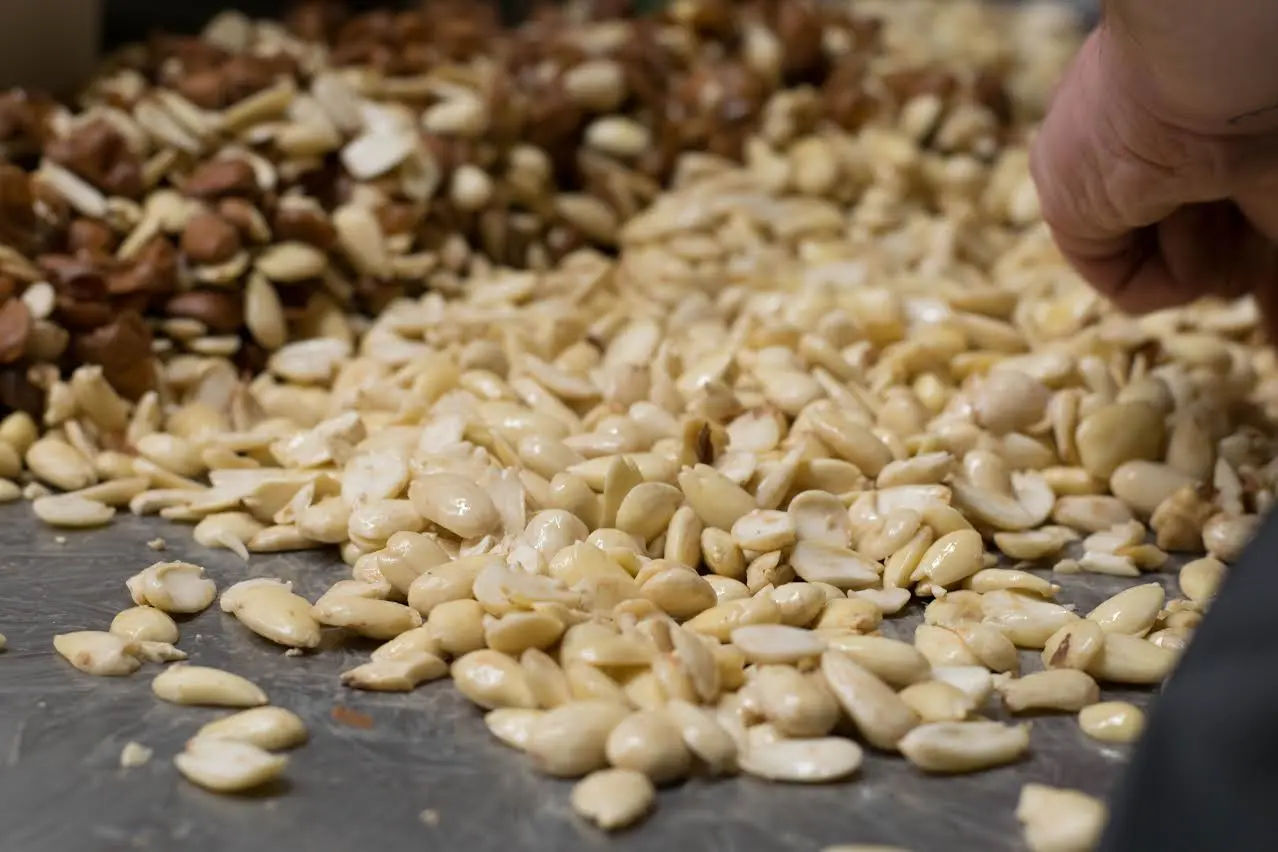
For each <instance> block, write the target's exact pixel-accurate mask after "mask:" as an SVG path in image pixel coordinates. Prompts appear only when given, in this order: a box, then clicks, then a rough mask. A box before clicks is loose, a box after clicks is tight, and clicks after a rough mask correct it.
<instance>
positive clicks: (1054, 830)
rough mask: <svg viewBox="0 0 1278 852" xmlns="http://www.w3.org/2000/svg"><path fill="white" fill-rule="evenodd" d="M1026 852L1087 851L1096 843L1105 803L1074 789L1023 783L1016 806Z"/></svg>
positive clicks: (1104, 819)
mask: <svg viewBox="0 0 1278 852" xmlns="http://www.w3.org/2000/svg"><path fill="white" fill-rule="evenodd" d="M1016 818H1017V819H1018V820H1020V822H1021V825H1022V826H1023V827H1024V830H1025V845H1026V846H1028V847H1029V848H1030V852H1087V850H1089V849H1095V848H1096V845H1097V844H1098V843H1100V839H1101V832H1103V831H1104V829H1105V822H1106V820H1107V819H1108V818H1109V811H1108V809H1107V808H1106V807H1105V803H1104V802H1102V801H1100V800H1099V799H1096V798H1093V797H1091V796H1088V795H1087V794H1085V793H1081V792H1079V791H1078V790H1064V789H1059V788H1056V787H1047V786H1045V785H1043V784H1026V785H1025V786H1024V787H1022V788H1021V797H1020V801H1019V802H1018V803H1017V805H1016Z"/></svg>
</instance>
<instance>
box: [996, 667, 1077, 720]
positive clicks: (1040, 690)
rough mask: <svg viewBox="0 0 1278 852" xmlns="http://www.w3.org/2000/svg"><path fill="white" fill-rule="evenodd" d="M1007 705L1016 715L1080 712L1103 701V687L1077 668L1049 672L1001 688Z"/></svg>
mask: <svg viewBox="0 0 1278 852" xmlns="http://www.w3.org/2000/svg"><path fill="white" fill-rule="evenodd" d="M998 691H999V692H1001V693H1002V694H1003V703H1004V704H1005V705H1006V706H1007V709H1008V710H1010V711H1012V712H1013V713H1022V712H1025V711H1032V710H1066V711H1070V712H1073V711H1077V710H1081V709H1082V708H1084V707H1086V706H1088V705H1089V704H1095V703H1096V702H1097V701H1098V700H1099V699H1100V687H1098V686H1097V685H1096V681H1095V680H1093V679H1092V678H1091V676H1090V675H1088V674H1086V673H1084V672H1080V671H1077V670H1076V669H1048V670H1047V671H1042V672H1033V673H1032V674H1027V675H1025V677H1021V678H1013V679H1011V680H1006V681H1003V682H1002V683H1000V684H999V685H998Z"/></svg>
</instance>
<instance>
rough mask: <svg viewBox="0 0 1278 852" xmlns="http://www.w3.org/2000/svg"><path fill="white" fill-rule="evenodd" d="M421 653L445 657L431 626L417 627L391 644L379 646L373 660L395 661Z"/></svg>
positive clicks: (393, 640) (396, 638) (373, 654)
mask: <svg viewBox="0 0 1278 852" xmlns="http://www.w3.org/2000/svg"><path fill="white" fill-rule="evenodd" d="M419 652H424V653H427V654H433V655H435V656H436V657H442V656H444V651H443V649H442V648H440V646H439V639H437V638H436V637H435V634H434V632H433V631H432V630H431V629H430V626H429V625H423V626H421V627H415V628H413V629H412V630H408V631H406V632H404V633H401V634H399V635H398V636H396V637H395V638H394V639H391V640H390V641H389V642H386V643H385V644H383V645H379V646H378V647H377V648H376V649H374V650H373V653H372V654H371V658H372V659H374V660H393V659H395V658H397V657H402V656H411V655H413V654H417V653H419Z"/></svg>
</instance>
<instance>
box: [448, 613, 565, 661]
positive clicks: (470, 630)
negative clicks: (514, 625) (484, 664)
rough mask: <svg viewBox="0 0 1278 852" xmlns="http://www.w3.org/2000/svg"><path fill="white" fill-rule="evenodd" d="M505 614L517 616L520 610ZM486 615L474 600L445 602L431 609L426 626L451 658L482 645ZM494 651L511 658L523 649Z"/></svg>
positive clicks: (484, 636) (559, 628) (560, 630)
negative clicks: (514, 651)
mask: <svg viewBox="0 0 1278 852" xmlns="http://www.w3.org/2000/svg"><path fill="white" fill-rule="evenodd" d="M509 614H510V615H517V614H522V613H509ZM486 615H487V613H485V611H484V607H483V605H482V604H480V603H479V602H478V601H472V600H457V601H448V602H447V603H442V604H440V605H439V606H437V607H435V608H434V609H432V610H431V612H430V617H429V619H428V620H427V623H426V626H427V627H429V628H430V631H431V634H432V635H434V637H435V638H436V639H437V640H438V641H439V647H440V650H442V651H443V652H444V653H445V654H448V655H449V656H451V657H460V656H462V655H463V654H469V653H470V652H471V651H478V650H479V649H480V648H483V647H484V645H485V643H486V636H487V632H488V631H487V629H486V627H485V624H484V620H485V616H486ZM552 620H553V619H552ZM539 627H540V629H541V630H543V631H544V630H545V625H539ZM536 629H537V627H534V630H536ZM558 632H559V633H562V632H563V625H562V624H559V626H558ZM506 638H508V639H509V638H511V637H510V636H507V637H506ZM556 638H558V634H556ZM552 641H553V640H552ZM512 644H513V642H512ZM494 650H497V651H501V652H502V653H504V654H509V655H510V656H512V657H514V656H518V654H519V653H522V652H523V650H524V649H523V648H519V650H518V652H516V653H511V652H510V651H508V650H507V649H505V648H494Z"/></svg>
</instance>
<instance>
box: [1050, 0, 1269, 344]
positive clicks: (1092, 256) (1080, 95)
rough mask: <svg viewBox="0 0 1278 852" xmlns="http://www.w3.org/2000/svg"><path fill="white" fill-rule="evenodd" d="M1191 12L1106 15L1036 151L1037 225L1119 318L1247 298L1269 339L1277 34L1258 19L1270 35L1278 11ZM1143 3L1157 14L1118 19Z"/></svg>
mask: <svg viewBox="0 0 1278 852" xmlns="http://www.w3.org/2000/svg"><path fill="white" fill-rule="evenodd" d="M1188 2H1190V0H1165V2H1162V3H1151V2H1149V0H1130V2H1128V3H1126V4H1124V3H1121V2H1114V3H1111V4H1110V6H1109V8H1107V10H1106V20H1105V22H1104V23H1102V25H1101V26H1100V27H1099V28H1098V29H1097V30H1096V31H1095V32H1094V33H1092V35H1091V36H1090V37H1089V38H1088V40H1087V42H1086V43H1085V45H1084V47H1083V48H1082V50H1081V51H1080V53H1079V56H1078V57H1077V58H1076V60H1075V62H1074V64H1073V66H1072V67H1071V69H1070V71H1069V72H1068V74H1067V75H1066V79H1065V80H1064V82H1063V83H1062V85H1061V87H1060V89H1059V90H1058V92H1057V95H1056V97H1055V100H1054V102H1053V104H1052V108H1051V111H1050V113H1049V115H1048V117H1047V119H1046V121H1045V122H1044V124H1043V127H1042V129H1041V131H1040V133H1039V135H1038V138H1037V139H1036V140H1035V144H1034V148H1033V152H1032V159H1031V167H1032V170H1033V174H1034V178H1035V181H1036V183H1037V185H1038V188H1039V195H1040V199H1041V203H1042V210H1043V216H1044V219H1045V220H1046V221H1047V224H1048V225H1049V227H1050V228H1051V230H1052V233H1053V236H1054V237H1055V238H1056V240H1057V243H1058V245H1059V246H1060V248H1061V251H1062V252H1063V254H1064V255H1065V257H1066V259H1067V260H1068V261H1069V262H1070V264H1071V265H1072V266H1073V267H1074V268H1075V269H1076V270H1077V271H1078V272H1079V274H1080V275H1082V276H1083V277H1084V278H1085V279H1086V280H1087V281H1089V282H1090V283H1091V284H1092V285H1093V286H1095V287H1096V288H1097V289H1098V290H1100V291H1101V292H1102V293H1104V294H1105V295H1107V296H1109V297H1110V298H1111V299H1112V300H1113V301H1114V302H1115V303H1116V304H1117V305H1118V306H1119V307H1120V308H1122V309H1124V310H1126V311H1129V312H1133V313H1143V312H1146V311H1151V310H1158V309H1160V308H1165V307H1171V306H1174V305H1179V304H1183V303H1185V302H1189V301H1192V300H1193V299H1196V298H1199V297H1201V296H1209V295H1216V296H1222V297H1234V296H1240V295H1243V294H1246V293H1254V294H1256V296H1257V298H1258V300H1259V301H1260V304H1261V306H1262V308H1263V309H1264V311H1265V314H1266V316H1267V317H1268V318H1270V330H1271V333H1272V332H1274V331H1278V29H1275V28H1274V26H1270V25H1264V24H1262V23H1261V22H1258V21H1257V20H1255V18H1256V15H1257V14H1259V15H1261V16H1262V17H1263V16H1270V17H1273V18H1275V22H1274V25H1275V26H1278V4H1272V3H1261V2H1259V0H1257V2H1255V3H1250V2H1248V0H1222V2H1220V3H1219V4H1213V6H1212V10H1211V15H1210V16H1205V15H1203V13H1202V8H1201V7H1198V8H1197V14H1194V12H1195V10H1194V8H1193V6H1192V5H1190V6H1186V3H1188ZM1142 4H1143V5H1144V6H1153V7H1155V8H1153V9H1152V10H1143V9H1140V8H1135V9H1134V11H1133V9H1129V8H1126V7H1139V6H1141V5H1142ZM1217 5H1219V6H1220V7H1221V8H1220V9H1217V8H1216V6H1217ZM1252 5H1254V6H1256V7H1257V8H1256V9H1251V8H1250V7H1251V6H1252ZM1266 6H1267V7H1268V9H1266V8H1264V7H1266ZM1178 7H1185V8H1184V9H1183V14H1182V9H1180V8H1178ZM1149 12H1152V14H1147V13H1149ZM1160 15H1161V17H1160ZM1230 15H1237V16H1238V20H1234V19H1233V18H1230ZM1178 16H1179V20H1180V21H1181V22H1182V24H1176V23H1175V21H1176V19H1177V17H1178ZM1204 19H1206V20H1204ZM1217 19H1225V20H1220V21H1218V20H1217ZM1255 27H1262V28H1264V27H1267V29H1265V35H1264V38H1265V39H1267V40H1268V41H1270V42H1272V45H1271V46H1265V45H1263V44H1259V43H1258V42H1257V39H1256V38H1253V37H1252V36H1251V29H1252V28H1255ZM1213 29H1214V30H1215V32H1208V30H1213ZM1226 60H1229V61H1226ZM1249 65H1250V67H1249V68H1248V67H1247V66H1249ZM1240 66H1242V67H1240ZM1269 104H1274V105H1276V106H1274V107H1273V108H1272V109H1267V108H1266V107H1267V106H1268V105H1269ZM1275 337H1276V338H1278V335H1275Z"/></svg>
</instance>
